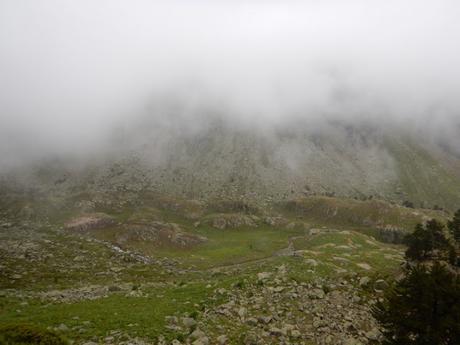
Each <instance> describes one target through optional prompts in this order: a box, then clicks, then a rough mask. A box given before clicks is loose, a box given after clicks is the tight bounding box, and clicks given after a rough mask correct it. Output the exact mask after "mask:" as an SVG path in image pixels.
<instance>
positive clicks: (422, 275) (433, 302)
mask: <svg viewBox="0 0 460 345" xmlns="http://www.w3.org/2000/svg"><path fill="white" fill-rule="evenodd" d="M372 313H373V315H374V317H375V318H376V319H377V321H378V322H379V323H380V324H381V326H382V327H383V335H384V338H385V341H384V342H383V344H385V345H435V344H436V345H458V344H459V343H460V278H459V275H458V274H456V273H455V272H453V271H452V270H451V269H449V268H448V267H446V266H445V265H443V264H440V263H435V264H434V266H433V267H432V268H431V269H428V268H427V267H426V266H424V265H417V266H415V267H413V268H411V269H409V272H408V274H407V275H406V276H405V278H403V279H402V280H401V281H399V282H397V283H396V285H395V286H394V287H393V288H392V289H389V290H388V291H387V292H386V294H385V296H384V299H383V301H381V302H378V303H377V304H376V305H375V306H374V307H373V310H372Z"/></svg>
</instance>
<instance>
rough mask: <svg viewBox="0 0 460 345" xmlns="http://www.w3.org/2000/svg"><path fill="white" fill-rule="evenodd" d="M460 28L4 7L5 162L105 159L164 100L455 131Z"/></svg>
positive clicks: (56, 3) (253, 14)
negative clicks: (110, 141)
mask: <svg viewBox="0 0 460 345" xmlns="http://www.w3.org/2000/svg"><path fill="white" fill-rule="evenodd" d="M459 18H460V2H459V1H458V0H385V1H384V0H321V1H320V0H304V1H294V0H284V1H281V0H279V1H275V0H265V1H264V0H249V1H242V0H213V1H206V0H187V1H186V0H183V1H180V0H168V1H154V0H152V1H143V0H105V1H104V0H98V1H95V0H78V1H76V0H72V1H70V0H68V1H66V0H29V1H27V0H0V154H1V155H2V156H3V158H5V157H7V156H9V157H11V156H15V155H17V156H27V155H28V154H30V155H32V154H34V153H35V152H36V151H37V150H42V149H43V150H45V151H46V150H52V149H53V148H57V147H59V148H60V149H68V150H73V149H75V150H77V149H79V148H83V147H86V148H87V147H89V146H91V145H96V144H98V143H99V141H101V140H103V139H101V138H104V136H105V134H106V133H108V132H109V131H110V130H111V128H112V127H113V126H114V125H115V124H116V123H118V122H120V121H121V122H124V123H129V122H130V121H133V119H136V118H137V116H138V115H139V114H140V113H142V112H145V111H146V109H149V108H148V106H150V105H152V103H153V104H155V103H158V102H161V101H162V100H163V99H165V98H168V99H174V100H175V101H177V102H178V103H183V104H187V105H188V107H189V108H194V107H206V106H208V105H209V106H211V107H214V108H220V109H222V112H223V113H225V114H226V115H225V116H229V117H237V118H244V119H250V120H251V121H256V123H257V121H261V122H265V123H266V122H277V121H285V120H286V119H291V118H293V117H296V116H298V117H302V118H307V119H309V118H317V117H322V116H325V114H329V115H330V114H332V115H333V116H337V117H343V118H361V117H366V118H379V117H381V118H385V119H388V118H391V119H406V120H407V119H409V120H411V121H415V120H417V121H418V123H423V122H426V121H427V119H431V120H433V119H434V118H436V119H437V121H441V122H443V123H449V121H451V120H452V119H458V118H459V117H460V66H459V64H460V20H459ZM151 116H158V115H157V114H156V113H155V112H153V114H152V115H151ZM421 120H423V121H421ZM5 159H6V158H5ZM0 165H1V163H0Z"/></svg>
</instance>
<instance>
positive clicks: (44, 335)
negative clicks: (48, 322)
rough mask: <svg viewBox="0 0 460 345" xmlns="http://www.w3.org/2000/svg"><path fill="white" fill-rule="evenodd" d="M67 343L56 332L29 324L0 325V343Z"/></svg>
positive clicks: (2, 344)
mask: <svg viewBox="0 0 460 345" xmlns="http://www.w3.org/2000/svg"><path fill="white" fill-rule="evenodd" d="M26 344H27V345H28V344H34V345H67V344H68V342H67V341H66V340H65V339H64V338H62V337H61V336H59V335H58V334H56V333H54V332H52V331H49V330H47V329H43V328H41V327H38V326H34V325H30V324H10V325H5V326H2V327H0V345H26Z"/></svg>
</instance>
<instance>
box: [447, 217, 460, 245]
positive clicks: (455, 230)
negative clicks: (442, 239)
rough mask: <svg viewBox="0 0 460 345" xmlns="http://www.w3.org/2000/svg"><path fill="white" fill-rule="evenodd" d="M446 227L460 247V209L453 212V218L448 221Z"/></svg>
mask: <svg viewBox="0 0 460 345" xmlns="http://www.w3.org/2000/svg"><path fill="white" fill-rule="evenodd" d="M447 227H448V228H449V231H450V233H451V234H452V236H453V237H454V239H455V241H456V242H457V245H460V209H459V210H457V212H455V214H454V218H453V219H452V220H451V221H449V223H448V224H447Z"/></svg>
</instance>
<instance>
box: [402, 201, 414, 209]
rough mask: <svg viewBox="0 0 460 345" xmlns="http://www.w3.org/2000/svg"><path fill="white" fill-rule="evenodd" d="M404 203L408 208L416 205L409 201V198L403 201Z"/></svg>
mask: <svg viewBox="0 0 460 345" xmlns="http://www.w3.org/2000/svg"><path fill="white" fill-rule="evenodd" d="M402 204H403V206H404V207H407V208H414V207H415V206H414V203H413V202H412V201H409V200H405V201H403V203H402Z"/></svg>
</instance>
